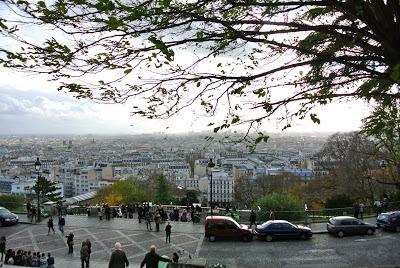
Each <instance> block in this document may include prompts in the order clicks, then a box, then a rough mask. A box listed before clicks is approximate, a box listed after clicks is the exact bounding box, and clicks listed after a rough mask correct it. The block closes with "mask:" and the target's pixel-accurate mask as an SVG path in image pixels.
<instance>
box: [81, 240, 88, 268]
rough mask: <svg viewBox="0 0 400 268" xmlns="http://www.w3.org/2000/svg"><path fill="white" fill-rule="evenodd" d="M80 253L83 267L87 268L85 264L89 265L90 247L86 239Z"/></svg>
mask: <svg viewBox="0 0 400 268" xmlns="http://www.w3.org/2000/svg"><path fill="white" fill-rule="evenodd" d="M80 255H81V268H85V264H86V267H89V261H88V259H89V248H88V246H87V244H86V241H82V247H81V251H80Z"/></svg>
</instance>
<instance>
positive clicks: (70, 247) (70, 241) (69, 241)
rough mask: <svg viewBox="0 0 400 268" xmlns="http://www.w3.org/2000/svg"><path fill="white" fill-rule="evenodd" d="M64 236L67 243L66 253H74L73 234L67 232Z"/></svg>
mask: <svg viewBox="0 0 400 268" xmlns="http://www.w3.org/2000/svg"><path fill="white" fill-rule="evenodd" d="M66 238H67V244H68V255H73V254H74V234H73V233H69V235H67V236H66Z"/></svg>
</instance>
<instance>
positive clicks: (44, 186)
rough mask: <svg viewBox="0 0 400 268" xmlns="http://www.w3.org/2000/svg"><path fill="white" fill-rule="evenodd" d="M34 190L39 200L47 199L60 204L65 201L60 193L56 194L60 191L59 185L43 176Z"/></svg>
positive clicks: (37, 181)
mask: <svg viewBox="0 0 400 268" xmlns="http://www.w3.org/2000/svg"><path fill="white" fill-rule="evenodd" d="M32 190H34V191H35V193H36V196H37V197H38V199H39V200H40V199H47V200H50V201H54V202H58V201H61V200H62V199H63V197H62V196H61V194H60V193H59V192H56V191H57V190H58V188H57V183H56V182H54V181H50V180H48V179H46V178H45V177H43V176H39V177H38V179H37V180H36V183H35V185H33V187H32ZM39 200H38V201H39ZM39 203H40V201H39Z"/></svg>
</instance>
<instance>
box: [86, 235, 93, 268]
mask: <svg viewBox="0 0 400 268" xmlns="http://www.w3.org/2000/svg"><path fill="white" fill-rule="evenodd" d="M86 246H87V247H88V252H89V255H88V258H87V262H86V268H88V267H89V262H90V254H92V243H91V242H90V240H89V238H88V239H86Z"/></svg>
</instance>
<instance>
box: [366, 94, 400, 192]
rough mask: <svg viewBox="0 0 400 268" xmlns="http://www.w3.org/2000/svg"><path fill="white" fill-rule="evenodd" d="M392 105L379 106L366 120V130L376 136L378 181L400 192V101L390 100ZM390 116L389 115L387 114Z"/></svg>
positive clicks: (376, 173)
mask: <svg viewBox="0 0 400 268" xmlns="http://www.w3.org/2000/svg"><path fill="white" fill-rule="evenodd" d="M388 101H389V102H390V103H391V105H387V106H385V107H377V108H375V109H374V111H373V112H372V114H371V115H370V116H368V117H367V118H365V120H364V127H363V129H364V132H365V133H367V134H368V135H371V136H373V137H374V142H375V145H376V158H377V159H378V160H380V168H381V170H378V171H377V172H375V175H376V176H379V175H380V176H379V178H378V182H379V183H380V184H383V185H389V186H390V185H391V186H394V188H395V189H396V190H397V192H400V102H399V101H398V100H395V99H391V100H388ZM388 114H389V115H390V116H387V115H388Z"/></svg>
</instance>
